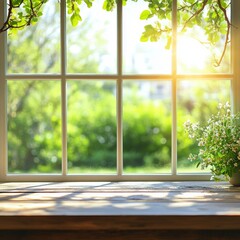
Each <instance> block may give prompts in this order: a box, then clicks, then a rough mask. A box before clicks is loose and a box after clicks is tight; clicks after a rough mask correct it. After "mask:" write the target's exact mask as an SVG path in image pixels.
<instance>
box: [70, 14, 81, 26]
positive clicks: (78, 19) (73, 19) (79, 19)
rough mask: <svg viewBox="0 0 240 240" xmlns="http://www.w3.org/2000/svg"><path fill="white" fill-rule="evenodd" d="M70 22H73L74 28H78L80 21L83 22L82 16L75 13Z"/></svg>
mask: <svg viewBox="0 0 240 240" xmlns="http://www.w3.org/2000/svg"><path fill="white" fill-rule="evenodd" d="M70 21H71V23H72V26H73V27H76V26H77V25H78V23H79V22H80V21H82V18H81V16H80V15H79V14H76V13H74V14H73V15H72V16H71V18H70Z"/></svg>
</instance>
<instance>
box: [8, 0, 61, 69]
mask: <svg viewBox="0 0 240 240" xmlns="http://www.w3.org/2000/svg"><path fill="white" fill-rule="evenodd" d="M59 7H60V4H59V2H58V1H55V0H49V1H48V2H47V3H46V4H45V7H44V9H43V16H42V17H41V18H40V19H39V22H38V23H37V24H36V25H35V26H29V27H26V28H24V30H21V31H19V32H18V33H17V34H16V35H10V36H9V37H8V58H7V61H8V72H9V73H58V72H59V71H60V50H59V48H60V43H59V42H60V25H59Z"/></svg>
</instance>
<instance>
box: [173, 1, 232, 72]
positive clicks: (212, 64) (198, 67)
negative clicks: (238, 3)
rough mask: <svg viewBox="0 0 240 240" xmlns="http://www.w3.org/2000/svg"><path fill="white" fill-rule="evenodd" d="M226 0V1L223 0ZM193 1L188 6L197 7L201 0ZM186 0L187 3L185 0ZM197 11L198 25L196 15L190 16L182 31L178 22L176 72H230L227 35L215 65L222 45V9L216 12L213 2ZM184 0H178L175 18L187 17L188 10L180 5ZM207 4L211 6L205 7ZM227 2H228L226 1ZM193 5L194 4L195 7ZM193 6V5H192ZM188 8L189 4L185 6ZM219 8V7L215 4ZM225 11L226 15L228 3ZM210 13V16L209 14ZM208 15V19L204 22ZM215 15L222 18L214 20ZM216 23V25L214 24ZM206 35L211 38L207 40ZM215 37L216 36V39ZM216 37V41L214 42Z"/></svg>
mask: <svg viewBox="0 0 240 240" xmlns="http://www.w3.org/2000/svg"><path fill="white" fill-rule="evenodd" d="M224 2H226V3H229V2H230V1H228V0H226V1H224ZM196 3H197V2H193V4H192V5H193V6H192V9H193V11H197V10H199V9H200V8H201V7H202V3H200V4H199V5H197V4H196ZM188 4H189V3H188ZM208 4H209V5H207V6H206V7H205V8H204V10H203V11H202V15H201V22H200V25H201V27H200V26H198V25H197V24H196V22H199V21H200V19H198V18H197V19H196V18H194V17H193V18H192V20H191V21H190V22H189V24H188V26H189V25H193V26H192V27H187V28H186V31H182V29H183V25H182V24H181V25H180V26H178V33H179V34H178V37H177V70H178V73H180V74H186V73H193V74H195V73H200V74H203V73H230V72H231V52H230V51H231V44H230V39H229V41H228V43H227V47H226V52H225V54H224V58H223V60H222V62H221V63H220V65H219V63H218V62H219V60H220V59H221V55H222V53H223V52H224V45H225V39H226V35H225V34H226V31H227V28H226V26H227V24H226V22H225V21H224V19H225V16H224V13H223V12H222V11H219V10H218V12H217V13H216V11H215V9H216V8H215V7H214V4H215V5H216V2H214V1H212V3H210V1H209V3H208ZM186 5H187V4H186V3H185V1H183V0H178V9H181V11H179V12H178V18H179V19H181V20H182V19H185V21H184V22H186V21H187V20H186V19H189V18H191V16H192V12H191V11H187V10H186V11H184V6H186ZM209 6H211V8H209ZM229 6H230V5H229ZM196 7H197V8H196ZM195 8H196V9H195ZM187 9H189V8H187ZM217 9H219V7H218V8H217ZM227 14H228V16H229V19H231V18H230V7H229V8H228V10H227ZM209 16H210V17H209ZM208 19H211V20H212V21H211V23H209V22H208ZM217 19H222V20H220V21H218V20H217ZM214 23H216V26H215V25H214ZM213 30H214V31H215V32H214V33H213V34H210V33H209V34H207V32H213ZM210 39H211V40H212V42H210ZM218 39H219V40H218ZM214 41H216V42H214Z"/></svg>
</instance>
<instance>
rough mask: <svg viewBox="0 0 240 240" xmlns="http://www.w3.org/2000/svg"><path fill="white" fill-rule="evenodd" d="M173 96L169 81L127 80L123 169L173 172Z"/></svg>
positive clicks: (124, 90) (136, 171)
mask: <svg viewBox="0 0 240 240" xmlns="http://www.w3.org/2000/svg"><path fill="white" fill-rule="evenodd" d="M170 96H171V84H170V82H159V81H134V82H133V81H124V83H123V166H124V173H132V174H138V173H141V174H151V173H156V174H157V173H170V171H171V124H172V120H171V97H170Z"/></svg>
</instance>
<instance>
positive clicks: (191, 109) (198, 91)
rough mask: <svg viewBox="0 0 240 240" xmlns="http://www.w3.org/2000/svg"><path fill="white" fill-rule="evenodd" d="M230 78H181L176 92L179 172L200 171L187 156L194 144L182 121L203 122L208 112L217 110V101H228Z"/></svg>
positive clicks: (192, 150) (194, 148)
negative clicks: (188, 79)
mask: <svg viewBox="0 0 240 240" xmlns="http://www.w3.org/2000/svg"><path fill="white" fill-rule="evenodd" d="M230 90H231V81H230V80H202V81H201V80H192V81H187V80H185V81H180V82H179V84H178V96H177V98H178V99H177V100H178V103H177V106H178V112H177V118H178V125H177V127H178V132H177V134H178V151H177V154H178V172H180V173H186V172H203V171H202V170H201V169H200V168H196V164H197V163H196V162H191V161H190V160H188V156H189V154H190V153H197V152H198V147H197V145H196V144H195V143H194V142H193V141H192V140H191V139H189V138H188V135H187V133H185V131H184V127H183V125H184V123H185V122H186V121H187V120H188V119H189V120H191V121H192V122H195V123H197V122H199V123H205V122H206V121H207V120H208V118H209V117H210V116H211V114H214V113H216V112H217V110H218V109H217V106H218V104H219V103H226V102H227V101H228V102H230Z"/></svg>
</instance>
